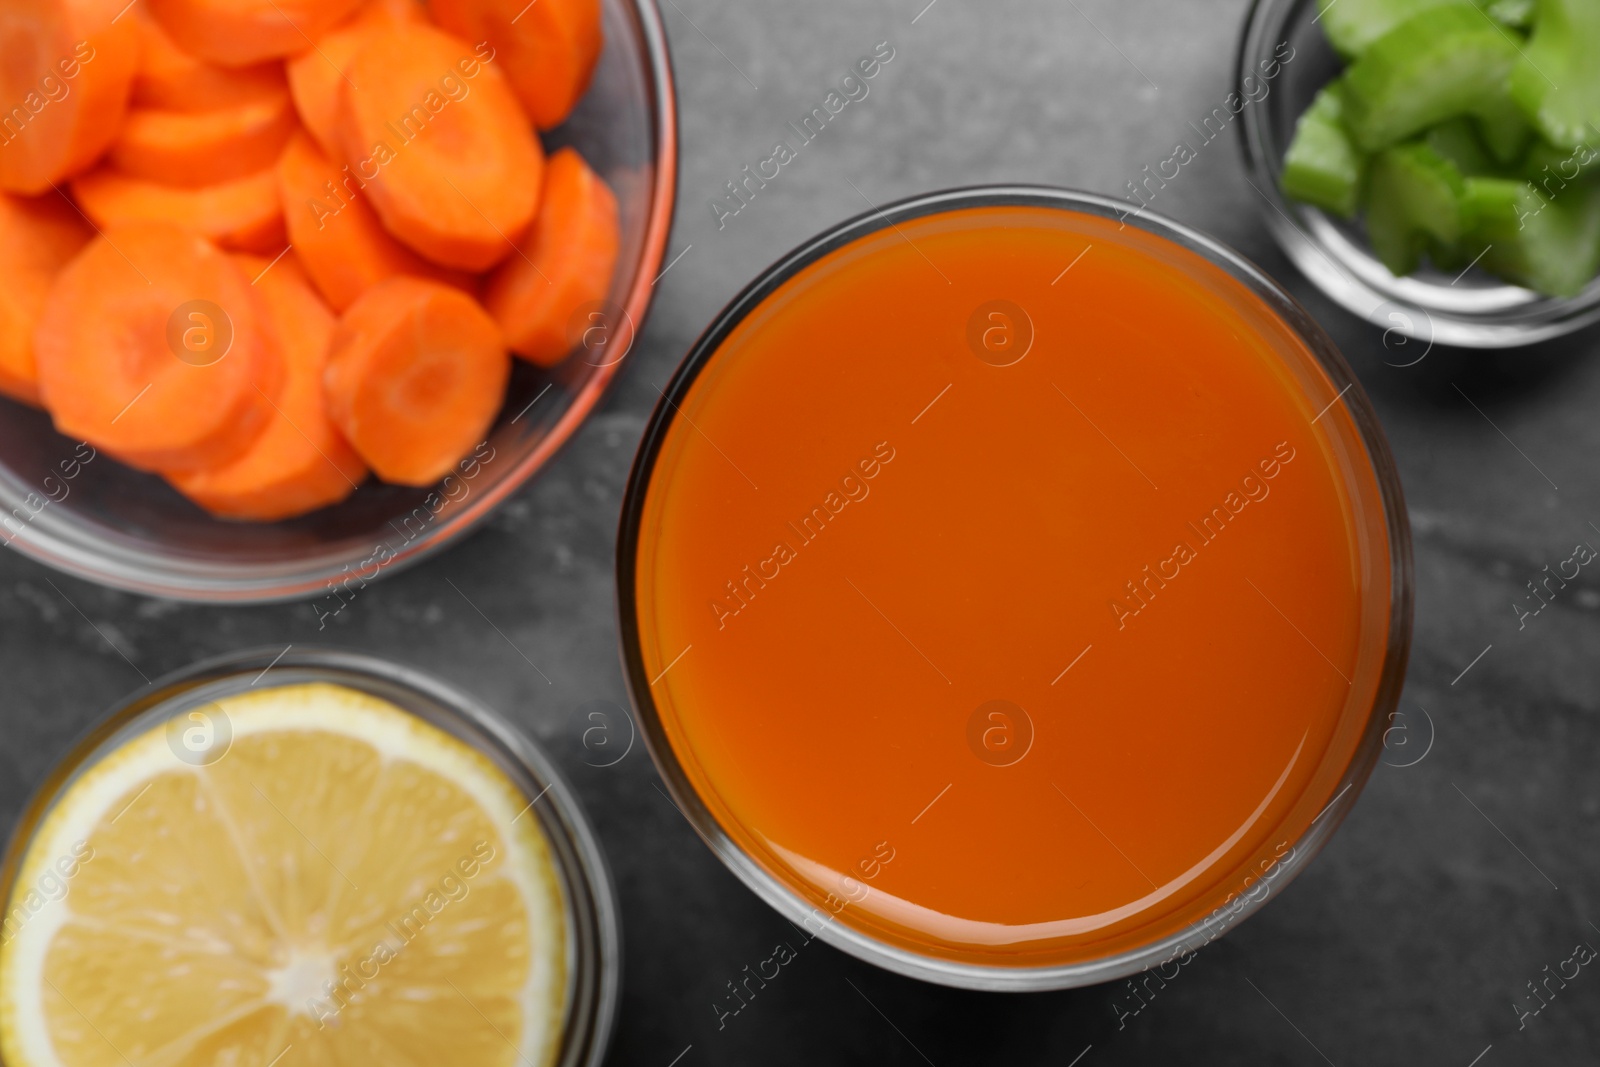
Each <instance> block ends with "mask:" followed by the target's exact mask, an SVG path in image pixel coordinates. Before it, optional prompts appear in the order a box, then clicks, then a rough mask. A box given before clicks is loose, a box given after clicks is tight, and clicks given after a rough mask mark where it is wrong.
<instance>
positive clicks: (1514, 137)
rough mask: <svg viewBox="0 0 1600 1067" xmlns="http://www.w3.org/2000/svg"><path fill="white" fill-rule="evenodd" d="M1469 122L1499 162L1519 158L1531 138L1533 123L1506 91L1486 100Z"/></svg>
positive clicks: (1532, 135)
mask: <svg viewBox="0 0 1600 1067" xmlns="http://www.w3.org/2000/svg"><path fill="white" fill-rule="evenodd" d="M1472 124H1473V125H1474V126H1476V127H1477V128H1478V136H1480V137H1481V138H1483V143H1484V144H1485V145H1487V146H1488V148H1489V154H1490V155H1492V156H1494V158H1495V159H1496V160H1498V161H1499V162H1501V163H1506V164H1510V163H1515V162H1517V160H1519V159H1521V158H1522V154H1523V153H1524V152H1526V151H1527V150H1528V145H1529V144H1530V143H1532V141H1533V137H1534V129H1533V125H1532V124H1531V123H1530V122H1529V121H1528V118H1527V116H1526V115H1524V114H1523V113H1522V109H1521V108H1519V107H1518V106H1517V105H1516V103H1515V102H1514V101H1513V100H1512V99H1511V95H1510V94H1509V93H1507V94H1505V95H1503V96H1496V97H1493V98H1490V99H1489V100H1487V101H1486V102H1485V103H1484V105H1483V108H1482V109H1481V110H1480V111H1479V112H1478V113H1477V114H1476V115H1474V116H1473V117H1472Z"/></svg>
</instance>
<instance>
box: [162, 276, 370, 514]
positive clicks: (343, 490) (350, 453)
mask: <svg viewBox="0 0 1600 1067" xmlns="http://www.w3.org/2000/svg"><path fill="white" fill-rule="evenodd" d="M234 258H235V259H236V260H237V261H238V262H239V265H240V266H241V267H243V268H244V272H245V274H247V275H249V276H250V277H252V278H256V279H257V280H256V282H255V287H256V289H257V290H258V291H259V292H260V294H261V299H262V301H263V303H265V305H266V310H267V316H268V318H269V319H270V320H271V323H272V326H273V328H274V329H275V330H276V331H277V336H278V341H279V343H280V345H281V346H282V349H283V360H284V372H285V376H284V384H283V392H282V393H281V394H280V396H279V397H278V400H277V402H276V404H275V405H274V406H273V411H272V415H271V417H270V418H269V420H268V422H267V428H266V429H265V430H263V431H261V436H259V437H257V438H256V439H255V441H254V442H252V443H251V445H250V447H249V448H247V449H246V450H245V452H244V454H243V455H241V456H240V457H239V458H237V459H235V460H233V461H232V462H231V463H225V464H223V465H221V466H218V467H205V468H202V469H200V470H196V471H189V472H184V473H175V474H169V475H168V476H167V480H168V481H170V482H171V483H172V484H173V486H174V487H176V488H177V490H178V491H179V492H181V493H182V494H184V495H185V496H187V497H188V498H189V499H190V500H193V501H194V502H195V503H196V504H199V505H200V506H201V507H203V508H205V509H206V510H207V511H209V512H211V513H212V514H213V515H218V516H221V517H223V518H228V519H251V520H254V521H257V522H273V521H276V520H278V519H287V518H290V517H291V516H294V515H303V514H305V513H306V512H308V511H315V510H316V509H317V508H320V507H326V506H327V505H329V504H336V503H338V502H339V501H341V500H343V499H344V498H345V497H347V496H349V495H350V494H351V493H353V492H355V489H356V486H357V485H358V484H360V482H361V480H362V479H363V478H365V477H366V476H367V468H366V465H365V464H363V463H362V462H361V457H360V456H358V455H356V453H355V450H354V449H353V448H351V447H350V445H349V443H348V442H346V441H345V439H344V437H343V436H341V435H340V433H339V431H338V429H337V428H335V426H334V425H333V423H332V422H330V421H329V419H328V412H327V408H326V406H325V405H324V403H323V400H322V371H323V368H324V366H326V363H327V356H328V340H329V338H330V337H332V335H333V324H334V317H333V312H332V311H330V310H328V305H327V304H325V303H323V301H322V298H321V297H320V296H318V295H317V293H316V291H315V290H314V289H312V287H311V282H310V280H309V279H308V278H307V277H306V276H305V274H304V272H302V271H301V269H300V265H299V263H297V262H296V261H295V257H294V255H293V253H290V254H289V255H286V256H284V257H283V258H282V259H280V260H279V261H278V262H276V263H271V262H269V261H268V260H267V259H265V258H261V257H256V256H243V255H240V256H235V257H234Z"/></svg>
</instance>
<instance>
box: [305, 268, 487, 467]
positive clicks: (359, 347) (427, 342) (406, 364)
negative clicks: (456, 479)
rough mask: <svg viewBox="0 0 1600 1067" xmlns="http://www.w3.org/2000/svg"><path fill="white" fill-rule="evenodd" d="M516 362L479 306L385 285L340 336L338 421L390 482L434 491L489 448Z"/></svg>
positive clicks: (329, 383) (331, 376)
mask: <svg viewBox="0 0 1600 1067" xmlns="http://www.w3.org/2000/svg"><path fill="white" fill-rule="evenodd" d="M510 374H511V358H510V356H509V355H508V354H507V353H506V346H505V341H504V340H503V339H502V338H501V337H500V331H499V329H498V328H497V327H496V326H495V324H494V320H493V319H491V318H490V317H489V315H488V313H487V312H485V311H484V310H483V308H482V307H480V306H479V305H478V302H477V301H475V300H473V299H472V298H471V297H470V296H467V295H466V294H465V293H463V292H461V291H460V290H458V289H452V288H451V287H450V286H447V285H440V284H439V283H438V282H430V281H424V280H422V279H420V278H406V277H397V278H390V279H388V280H387V281H382V282H379V283H378V284H377V285H374V286H373V287H372V288H370V289H368V290H367V291H366V292H365V293H363V294H361V299H359V300H357V301H356V302H355V303H354V304H352V305H350V310H348V311H346V312H345V313H344V317H343V318H341V319H340V320H339V325H338V326H337V327H336V328H335V329H334V332H333V341H332V343H331V344H330V346H329V350H328V369H327V372H326V373H325V374H324V375H323V388H324V390H325V393H326V396H327V401H328V414H329V415H330V416H331V417H332V418H333V422H334V425H336V426H338V427H339V429H340V431H341V432H342V433H343V434H344V436H345V438H346V439H347V440H348V441H349V442H350V443H351V444H352V445H354V446H355V449H356V451H357V452H358V453H360V454H361V458H362V459H365V460H366V461H367V464H368V465H369V466H370V467H371V468H372V469H373V471H374V472H375V473H376V474H377V475H378V477H380V478H382V479H383V480H384V481H386V482H398V483H400V484H401V485H432V484H433V483H434V482H436V481H438V480H439V479H440V478H442V477H443V476H444V475H445V474H447V473H448V472H449V471H450V470H451V468H453V467H454V466H455V463H456V461H457V460H459V459H460V458H461V457H462V456H464V455H465V454H466V453H467V452H468V451H470V450H471V449H472V447H473V446H474V445H476V444H478V443H479V442H481V441H482V440H483V439H484V435H485V434H486V433H487V431H488V429H489V424H490V423H491V422H492V421H493V420H494V416H495V413H496V412H497V411H499V410H500V405H501V403H502V402H503V401H504V399H505V392H506V381H507V379H508V378H509V377H510Z"/></svg>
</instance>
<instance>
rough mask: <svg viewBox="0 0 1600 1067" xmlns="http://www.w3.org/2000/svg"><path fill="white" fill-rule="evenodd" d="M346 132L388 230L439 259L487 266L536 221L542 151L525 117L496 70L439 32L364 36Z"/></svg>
mask: <svg viewBox="0 0 1600 1067" xmlns="http://www.w3.org/2000/svg"><path fill="white" fill-rule="evenodd" d="M352 83H353V85H354V86H359V88H352ZM339 135H340V136H339V140H340V144H342V145H343V146H344V156H345V158H346V159H347V160H349V162H350V164H351V170H352V171H353V172H355V173H356V175H357V176H358V177H360V179H361V180H362V181H364V182H365V183H366V186H365V188H366V192H367V195H368V197H369V198H370V199H371V201H372V206H373V207H374V208H376V209H377V212H378V217H379V218H381V219H382V220H383V224H384V226H385V227H386V228H387V229H388V230H389V232H390V233H392V234H394V235H395V236H396V237H398V238H399V239H400V240H402V241H404V242H405V243H406V244H408V245H410V246H411V247H412V248H414V249H416V250H417V251H418V252H421V253H422V254H423V255H424V256H427V257H428V258H429V259H431V260H433V261H434V262H436V263H442V264H444V265H445V266H447V267H460V268H462V269H463V270H473V271H477V270H486V269H487V268H489V267H492V266H493V265H494V264H495V263H497V262H499V261H500V260H501V259H503V258H504V257H505V256H506V255H507V254H508V253H509V252H510V251H511V249H512V242H513V241H515V240H516V239H517V238H519V237H521V236H522V231H523V230H525V229H526V228H527V226H528V223H529V222H530V221H532V219H533V213H534V210H535V208H536V207H537V206H538V203H539V180H540V177H541V175H542V172H543V170H544V153H543V152H542V151H541V150H540V148H539V142H538V140H537V139H536V138H535V137H534V135H533V130H532V129H531V128H529V126H528V120H527V116H525V115H524V114H523V113H522V107H521V106H520V105H519V104H518V103H517V100H516V97H515V96H513V95H512V93H511V90H510V89H509V88H508V87H507V85H506V82H505V77H504V76H503V75H502V74H501V73H500V71H499V70H497V69H496V68H495V67H494V66H491V65H489V64H487V63H481V62H479V61H478V60H477V59H475V58H474V54H473V50H472V47H471V46H470V45H468V44H467V43H466V42H465V41H462V40H461V39H459V38H457V37H452V36H451V35H450V34H448V33H445V32H444V31H442V30H439V29H436V28H435V27H433V26H431V25H428V24H426V23H403V24H394V25H391V26H385V27H381V28H379V29H376V30H374V31H373V32H372V33H371V34H370V35H369V36H367V38H366V42H365V44H364V45H363V46H362V48H361V50H360V51H359V52H358V53H357V54H356V58H355V61H354V62H353V63H352V64H351V65H350V83H346V84H345V85H344V86H343V88H342V90H341V92H340V116H339Z"/></svg>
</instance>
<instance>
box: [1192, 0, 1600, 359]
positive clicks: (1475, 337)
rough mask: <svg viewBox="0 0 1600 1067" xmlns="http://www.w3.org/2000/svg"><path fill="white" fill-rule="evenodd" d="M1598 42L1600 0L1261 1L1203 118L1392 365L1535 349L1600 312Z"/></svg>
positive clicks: (1286, 243)
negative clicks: (1468, 351) (1239, 150)
mask: <svg viewBox="0 0 1600 1067" xmlns="http://www.w3.org/2000/svg"><path fill="white" fill-rule="evenodd" d="M1596 48H1600V6H1597V5H1596V4H1594V3H1593V2H1592V0H1540V2H1538V3H1535V2H1533V0H1256V2H1255V3H1254V4H1253V5H1252V7H1251V9H1250V13H1249V15H1248V16H1247V17H1246V20H1245V28H1244V33H1243V38H1242V40H1241V42H1240V46H1239V55H1238V62H1237V64H1236V67H1237V69H1236V82H1235V87H1234V89H1235V91H1234V92H1233V93H1232V94H1230V95H1229V96H1228V98H1227V100H1226V101H1225V102H1223V103H1222V105H1221V106H1220V107H1219V108H1218V109H1217V110H1216V111H1215V112H1213V114H1212V115H1210V116H1207V117H1206V119H1205V122H1204V126H1205V128H1206V130H1207V131H1208V136H1209V135H1211V134H1210V131H1212V130H1213V129H1216V130H1218V131H1220V129H1221V128H1223V127H1226V126H1227V125H1230V124H1232V123H1233V122H1234V120H1235V117H1237V123H1238V125H1239V127H1240V132H1241V134H1242V137H1241V143H1242V145H1243V147H1244V154H1245V160H1246V167H1247V177H1248V178H1249V180H1250V181H1251V183H1252V184H1253V185H1254V187H1255V191H1254V192H1251V193H1249V194H1248V195H1250V196H1251V197H1252V198H1255V199H1257V201H1258V204H1259V206H1260V208H1261V212H1262V216H1263V218H1264V220H1265V221H1266V224H1267V227H1268V229H1269V230H1270V231H1271V232H1272V234H1273V236H1274V237H1275V238H1276V239H1277V241H1278V243H1279V244H1280V245H1281V246H1282V248H1283V249H1284V251H1285V253H1286V254H1287V255H1288V256H1289V258H1290V259H1291V260H1292V261H1293V262H1294V263H1295V265H1296V266H1297V267H1299V268H1300V270H1301V271H1302V272H1303V273H1304V274H1305V275H1306V276H1307V277H1308V278H1309V279H1311V281H1312V282H1313V283H1315V284H1316V285H1317V287H1318V288H1319V289H1321V290H1322V291H1323V292H1324V293H1325V294H1327V295H1328V296H1329V297H1330V298H1331V299H1332V300H1334V301H1335V302H1336V303H1338V304H1340V305H1341V306H1343V307H1344V308H1346V309H1347V310H1349V311H1351V312H1353V313H1354V314H1356V315H1359V316H1361V317H1362V318H1365V319H1367V320H1369V321H1370V322H1372V323H1374V324H1375V325H1377V326H1380V327H1382V328H1383V329H1384V330H1385V333H1384V342H1385V345H1386V347H1387V348H1388V349H1389V351H1390V353H1391V356H1392V357H1393V359H1392V361H1393V362H1394V363H1395V364H1396V365H1406V364H1409V363H1410V362H1413V361H1415V360H1417V359H1420V358H1421V357H1422V356H1423V355H1425V354H1426V352H1427V350H1428V348H1429V347H1430V346H1431V344H1432V343H1435V342H1437V343H1439V344H1449V345H1457V346H1462V347H1469V348H1508V347H1514V346H1518V345H1527V344H1533V343H1535V342H1539V341H1543V340H1547V339H1550V338H1554V337H1559V336H1562V335H1564V334H1568V333H1571V332H1573V331H1574V330H1577V329H1580V328H1582V327H1584V326H1587V325H1589V324H1591V323H1594V322H1596V321H1600V280H1597V274H1600V169H1597V164H1600V74H1597V73H1596V70H1595V68H1594V64H1593V62H1592V60H1593V54H1594V51H1595V49H1596ZM1177 162H1179V163H1181V162H1183V160H1181V159H1180V160H1178V161H1177ZM1408 341H1409V342H1410V343H1408ZM1417 342H1421V343H1417Z"/></svg>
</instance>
